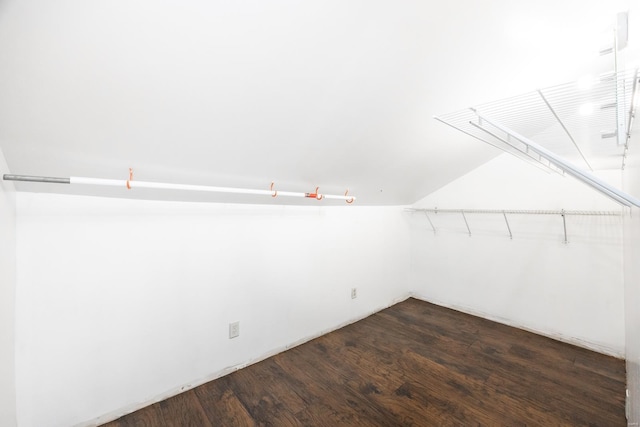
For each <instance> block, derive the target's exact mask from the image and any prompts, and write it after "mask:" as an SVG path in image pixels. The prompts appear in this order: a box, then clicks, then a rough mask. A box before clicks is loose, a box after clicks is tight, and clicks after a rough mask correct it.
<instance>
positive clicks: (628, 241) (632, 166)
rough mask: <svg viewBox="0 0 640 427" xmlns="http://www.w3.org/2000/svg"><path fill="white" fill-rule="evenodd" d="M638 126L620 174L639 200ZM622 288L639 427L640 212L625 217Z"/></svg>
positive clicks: (632, 404) (632, 406)
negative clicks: (623, 287) (623, 286)
mask: <svg viewBox="0 0 640 427" xmlns="http://www.w3.org/2000/svg"><path fill="white" fill-rule="evenodd" d="M637 130H640V126H638V123H637V122H636V125H635V128H634V131H635V132H633V133H632V138H631V140H630V146H629V156H628V158H627V163H626V168H625V171H624V173H623V184H624V189H625V191H627V192H629V193H631V194H633V195H635V196H636V197H638V196H640V138H639V137H638V135H637V133H636V132H637ZM624 284H625V315H626V322H625V324H626V349H627V352H626V359H627V387H628V389H629V408H628V409H629V412H628V421H629V425H636V426H637V425H640V209H638V208H634V209H633V210H632V211H629V213H628V214H627V215H625V217H624Z"/></svg>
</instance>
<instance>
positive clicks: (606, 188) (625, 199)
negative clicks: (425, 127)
mask: <svg viewBox="0 0 640 427" xmlns="http://www.w3.org/2000/svg"><path fill="white" fill-rule="evenodd" d="M471 111H473V112H474V113H475V114H476V115H477V116H478V119H479V120H480V122H481V123H482V122H486V123H489V124H490V125H491V126H493V127H494V128H496V129H499V130H500V131H502V132H504V133H505V134H506V135H508V136H510V137H511V138H515V139H517V140H518V141H520V142H521V143H523V144H524V145H525V146H527V147H528V148H529V149H530V150H532V151H534V152H535V153H537V154H538V155H540V156H541V157H543V158H545V159H546V160H548V161H549V162H550V163H551V164H553V165H554V166H556V167H557V168H559V169H561V170H563V171H564V172H565V173H567V174H569V175H571V176H573V177H574V178H576V179H577V180H578V181H581V182H583V183H585V184H587V185H588V186H590V187H591V188H593V189H595V190H597V191H599V192H600V193H602V194H604V195H605V196H607V197H609V198H611V199H613V200H615V201H616V202H618V203H620V204H621V205H625V206H629V207H630V206H632V205H633V206H638V207H640V199H637V198H636V197H633V196H632V195H630V194H627V193H625V192H623V191H620V190H618V189H617V188H615V187H613V186H611V185H609V184H607V183H606V182H604V181H603V180H601V179H600V178H598V177H596V176H595V175H593V174H591V173H589V172H586V171H582V170H580V169H578V168H577V167H576V166H574V165H573V164H572V163H570V162H568V161H567V160H565V159H563V158H562V157H560V156H558V155H556V154H554V153H552V152H551V151H549V150H547V149H546V148H544V147H542V146H541V145H539V144H536V143H535V142H533V141H532V140H530V139H528V138H525V137H524V136H522V135H520V134H518V133H516V132H514V131H513V130H511V129H509V128H507V127H506V126H503V125H501V124H499V123H497V122H495V121H493V120H490V119H488V118H487V117H486V116H483V115H481V114H479V113H478V112H477V111H476V110H475V109H473V108H472V109H471ZM479 126H480V128H481V129H484V128H483V125H482V124H479Z"/></svg>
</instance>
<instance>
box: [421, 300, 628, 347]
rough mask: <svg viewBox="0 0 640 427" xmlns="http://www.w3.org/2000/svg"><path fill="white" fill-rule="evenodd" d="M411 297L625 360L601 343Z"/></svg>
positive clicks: (458, 306) (465, 307) (459, 307)
mask: <svg viewBox="0 0 640 427" xmlns="http://www.w3.org/2000/svg"><path fill="white" fill-rule="evenodd" d="M411 297H412V298H415V299H419V300H421V301H425V302H428V303H431V304H435V305H439V306H441V307H446V308H450V309H452V310H456V311H460V312H462V313H466V314H471V315H472V316H477V317H482V318H483V319H487V320H491V321H493V322H497V323H501V324H503V325H507V326H512V327H514V328H518V329H522V330H523V331H527V332H531V333H534V334H537V335H542V336H545V337H547V338H551V339H554V340H556V341H561V342H564V343H567V344H572V345H575V346H578V347H582V348H586V349H587V350H592V351H595V352H598V353H602V354H606V355H607V356H613V357H615V358H618V359H624V358H625V354H624V350H622V351H620V349H617V348H612V347H610V346H607V345H605V344H602V343H595V342H591V341H586V340H581V339H579V338H575V337H571V336H567V335H564V334H562V333H560V332H557V331H543V330H540V329H536V328H531V327H529V326H527V325H523V324H521V323H518V322H514V321H513V320H512V319H507V318H504V317H500V316H494V315H492V314H489V313H485V312H483V311H480V310H477V309H475V308H472V307H467V306H462V305H457V304H450V303H447V302H444V301H437V300H433V299H431V298H428V297H425V296H422V295H420V294H417V293H415V292H411Z"/></svg>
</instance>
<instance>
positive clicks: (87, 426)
mask: <svg viewBox="0 0 640 427" xmlns="http://www.w3.org/2000/svg"><path fill="white" fill-rule="evenodd" d="M411 296H412V295H411V294H409V293H407V294H405V295H403V296H402V297H399V298H395V299H393V300H392V301H391V302H390V303H388V304H386V305H383V306H379V307H377V308H375V309H373V310H369V311H366V312H365V313H363V314H361V315H358V316H356V317H353V318H351V319H349V320H347V321H345V322H342V323H340V324H338V325H335V326H333V327H331V328H329V329H325V330H322V331H320V332H318V333H315V334H311V335H308V336H305V337H304V338H301V339H299V340H296V341H293V342H291V343H289V344H286V345H284V346H280V347H276V348H274V349H272V350H270V351H268V352H266V353H263V354H260V355H259V356H257V357H254V358H250V359H248V360H245V361H243V362H241V363H238V364H236V365H233V366H228V367H226V368H224V369H221V370H219V371H217V372H214V373H212V374H211V375H208V376H206V377H204V378H200V379H198V380H196V381H191V382H189V383H188V384H184V385H182V386H179V387H177V388H173V389H171V390H168V391H166V392H164V393H160V394H158V395H156V396H155V397H154V398H152V399H150V400H147V401H144V402H137V403H135V404H131V405H128V406H126V407H123V408H120V409H118V410H115V411H112V412H109V413H107V414H104V415H101V416H99V417H97V418H94V419H92V420H90V421H86V422H82V423H78V424H75V426H74V427H95V426H98V425H101V424H105V423H108V422H110V421H114V420H117V419H118V418H120V417H123V416H125V415H127V414H130V413H132V412H135V411H138V410H140V409H142V408H145V407H147V406H149V405H153V404H154V403H158V402H161V401H163V400H165V399H168V398H171V397H173V396H176V395H178V394H180V393H183V392H185V391H187V390H190V389H192V388H195V387H198V386H201V385H202V384H205V383H208V382H209V381H213V380H216V379H218V378H221V377H223V376H225V375H229V374H230V373H232V372H235V371H237V370H238V369H242V368H245V367H247V366H249V365H253V364H254V363H258V362H261V361H263V360H265V359H268V358H269V357H272V356H275V355H276V354H279V353H282V352H283V351H287V350H289V349H291V348H294V347H297V346H299V345H302V344H304V343H307V342H309V341H311V340H314V339H316V338H318V337H321V336H322V335H326V334H328V333H330V332H333V331H336V330H338V329H341V328H344V327H345V326H348V325H350V324H352V323H355V322H358V321H360V320H362V319H364V318H367V317H369V316H371V315H372V314H375V313H377V312H379V311H382V310H384V309H386V308H389V307H391V306H392V305H395V304H398V303H399V302H402V301H405V300H406V299H408V298H411Z"/></svg>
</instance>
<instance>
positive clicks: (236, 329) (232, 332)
mask: <svg viewBox="0 0 640 427" xmlns="http://www.w3.org/2000/svg"><path fill="white" fill-rule="evenodd" d="M239 335H240V322H233V323H229V339H231V338H236V337H237V336H239Z"/></svg>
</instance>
